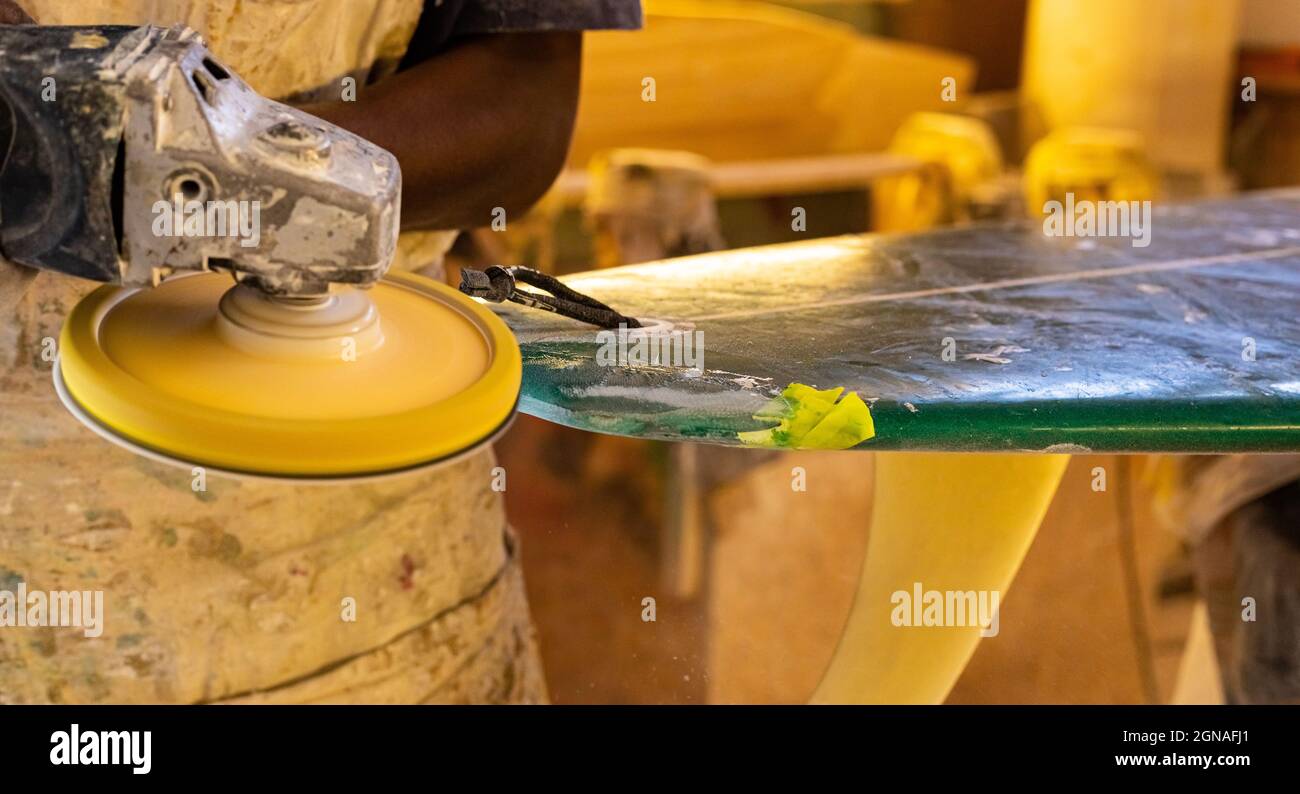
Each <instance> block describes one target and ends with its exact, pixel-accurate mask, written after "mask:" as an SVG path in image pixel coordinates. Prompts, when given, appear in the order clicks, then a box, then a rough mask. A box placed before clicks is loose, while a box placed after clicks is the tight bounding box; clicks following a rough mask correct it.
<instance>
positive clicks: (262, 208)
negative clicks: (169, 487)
mask: <svg viewBox="0 0 1300 794" xmlns="http://www.w3.org/2000/svg"><path fill="white" fill-rule="evenodd" d="M0 104H3V107H0V157H3V158H4V159H3V162H2V167H0V252H2V253H3V255H4V257H5V258H7V259H9V260H11V261H14V262H18V263H21V264H25V265H29V266H32V267H37V268H41V269H46V270H53V271H57V272H60V273H64V274H67V275H73V276H79V277H83V278H88V279H93V280H97V281H102V282H106V286H103V287H100V288H99V289H97V290H95V291H94V292H92V293H91V294H89V295H88V296H87V297H86V298H85V299H83V300H82V301H81V302H80V303H79V304H78V305H77V306H76V307H75V308H74V309H73V311H72V312H71V313H70V315H69V316H68V318H67V320H66V323H65V325H64V329H63V332H62V337H61V340H60V344H59V357H58V361H57V364H56V366H55V368H54V369H55V373H54V377H55V386H56V389H57V390H58V393H59V396H60V397H61V399H62V400H63V402H64V404H65V405H66V406H67V407H68V409H69V410H70V411H71V412H72V413H73V414H74V415H75V416H77V418H78V419H80V420H81V421H82V422H83V423H85V424H86V425H87V426H88V427H90V428H91V429H92V430H94V431H95V432H97V433H99V434H100V435H103V436H104V437H106V438H109V439H111V440H112V441H114V442H115V443H118V444H120V445H122V446H126V447H128V448H130V449H132V450H134V451H136V452H139V453H142V454H146V455H150V456H153V457H156V458H161V459H163V460H167V461H170V462H175V463H180V464H183V465H186V466H195V465H197V466H203V467H211V468H214V469H216V470H221V471H227V472H233V473H238V474H244V475H253V476H263V477H276V478H290V479H307V480H313V479H337V478H351V477H361V476H376V475H382V474H387V473H392V472H397V471H404V470H408V469H412V468H417V467H424V466H429V465H432V464H435V463H438V462H443V461H447V460H449V459H451V458H455V457H459V456H460V455H462V454H465V453H467V452H469V451H472V450H474V449H477V448H478V447H479V446H481V445H482V444H484V443H486V442H487V441H489V440H490V439H491V438H492V437H493V436H494V435H495V434H496V433H497V432H498V431H499V430H501V429H502V428H503V427H504V426H505V425H506V424H508V422H509V420H510V419H511V417H512V416H513V415H514V411H515V406H516V403H517V400H518V395H519V389H520V377H521V361H520V354H519V348H518V345H517V343H516V342H515V340H514V337H513V335H512V334H511V332H510V330H509V329H508V328H507V327H506V325H505V324H504V323H503V322H502V321H501V320H500V319H499V318H497V317H496V316H495V315H494V314H493V313H492V312H491V311H489V310H488V309H487V308H485V307H484V306H483V305H481V304H480V303H479V302H477V301H475V300H473V299H471V298H469V297H467V296H465V295H463V294H461V293H459V292H458V291H456V290H454V289H452V288H451V287H448V286H446V285H444V284H441V283H437V282H434V281H432V280H430V279H426V278H422V277H420V276H417V275H413V274H405V273H394V274H389V273H387V271H388V268H389V265H390V264H391V263H392V260H393V256H394V252H395V249H396V242H397V235H398V230H399V220H400V194H401V171H400V168H399V167H398V164H397V160H396V158H394V157H393V156H392V155H391V154H390V153H389V152H387V151H384V150H383V149H381V148H379V147H377V146H375V145H373V144H371V143H369V142H368V141H365V140H364V139H362V138H359V137H357V136H356V135H353V134H351V133H349V132H347V131H345V130H342V129H340V128H338V127H336V126H334V125H332V124H329V123H327V122H325V121H323V120H321V119H318V118H315V117H313V116H310V115H308V114H306V113H303V112H301V111H299V110H296V109H294V108H291V107H289V106H286V105H283V104H280V103H277V102H274V101H271V100H268V99H265V98H263V97H261V96H259V95H258V94H257V93H256V92H254V91H253V90H252V89H251V88H249V86H248V85H247V84H246V83H244V82H243V81H242V80H241V79H240V78H239V77H238V76H237V75H236V74H235V73H234V72H232V71H231V70H230V69H229V68H227V67H226V66H224V65H223V64H222V63H221V62H220V61H219V60H218V59H217V58H215V57H214V56H213V54H212V53H211V52H209V51H208V50H207V48H206V47H205V46H204V44H203V41H202V39H201V38H200V37H199V36H198V35H197V34H196V33H194V32H193V31H192V30H189V29H187V28H170V29H165V28H159V27H153V26H145V27H125V26H101V27H49V26H34V25H33V26H0Z"/></svg>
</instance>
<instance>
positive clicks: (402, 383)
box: [56, 273, 522, 478]
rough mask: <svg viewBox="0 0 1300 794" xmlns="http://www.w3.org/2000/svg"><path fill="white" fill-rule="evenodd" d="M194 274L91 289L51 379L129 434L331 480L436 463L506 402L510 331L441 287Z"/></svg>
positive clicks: (415, 282) (497, 425)
mask: <svg viewBox="0 0 1300 794" xmlns="http://www.w3.org/2000/svg"><path fill="white" fill-rule="evenodd" d="M232 284H233V281H232V279H231V278H230V277H229V276H224V275H221V274H216V273H203V274H198V275H191V276H182V277H178V278H173V279H169V280H167V281H165V282H163V283H162V284H160V285H159V286H157V287H154V288H152V289H124V288H121V287H101V288H100V289H98V290H96V291H94V292H93V293H91V294H90V295H88V296H86V298H85V299H83V300H82V301H81V302H80V303H79V304H77V306H76V307H75V308H74V309H73V310H72V313H71V314H70V315H69V316H68V320H67V323H66V324H65V326H64V328H63V335H62V341H61V344H60V354H59V366H58V367H57V368H56V372H57V375H58V377H59V378H60V380H61V382H60V383H59V386H60V388H61V391H62V392H63V393H64V395H65V399H66V400H67V401H68V402H69V408H71V409H72V410H73V412H74V413H76V414H78V415H79V416H80V418H82V419H83V420H84V421H87V422H88V423H90V424H91V425H92V427H95V426H97V427H96V429H97V430H99V431H101V432H103V431H105V430H106V431H108V434H109V435H110V436H112V437H115V438H117V439H120V440H122V441H124V442H126V443H127V444H128V445H133V446H137V447H142V448H144V450H146V451H150V452H154V453H157V454H160V455H161V456H163V457H167V458H173V459H179V460H181V461H183V462H192V463H194V464H197V465H204V466H212V467H216V468H220V469H225V470H229V471H236V472H247V473H253V474H261V475H271V476H277V477H303V478H326V477H344V476H359V475H368V474H378V473H385V472H390V471H395V470H401V469H407V468H412V467H416V466H422V465H425V464H429V463H432V462H435V461H439V460H443V459H446V458H449V457H451V456H454V455H457V454H458V453H461V452H464V451H465V450H467V449H470V448H473V447H475V446H476V445H478V444H480V443H482V442H484V441H486V440H488V439H489V438H491V437H492V436H493V435H494V434H495V433H496V432H497V431H498V430H499V429H501V428H502V427H503V426H504V425H505V423H506V422H507V421H508V420H509V419H510V417H511V416H512V415H513V413H514V409H515V404H516V402H517V400H518V396H519V385H520V377H521V371H522V365H521V361H520V355H519V347H518V344H517V343H516V342H515V339H514V336H513V335H512V334H511V332H510V329H509V328H507V327H506V325H505V323H503V322H502V321H501V320H500V319H499V318H497V317H496V315H494V314H493V313H492V312H491V311H489V310H488V309H486V308H484V307H483V306H481V305H479V304H478V303H477V302H475V301H474V300H472V299H470V298H468V297H466V296H464V295H461V294H460V293H459V292H457V291H456V290H454V289H452V288H451V287H448V286H446V285H444V284H440V283H437V282H435V281H431V280H429V279H426V278H422V277H420V276H416V275H412V274H409V273H399V274H390V275H389V276H388V277H387V278H385V279H384V280H383V281H381V282H380V283H379V284H377V285H375V286H374V287H373V288H371V289H369V290H352V289H344V290H341V291H339V292H337V293H336V294H332V295H330V296H328V297H327V298H323V299H318V300H311V301H291V300H284V299H271V298H268V297H266V296H264V295H262V294H260V293H258V292H256V291H255V290H253V289H252V288H250V287H245V286H238V287H235V286H232Z"/></svg>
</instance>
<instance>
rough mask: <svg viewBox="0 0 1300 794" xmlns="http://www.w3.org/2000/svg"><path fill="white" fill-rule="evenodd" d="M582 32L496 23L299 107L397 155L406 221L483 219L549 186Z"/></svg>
mask: <svg viewBox="0 0 1300 794" xmlns="http://www.w3.org/2000/svg"><path fill="white" fill-rule="evenodd" d="M581 56H582V34H581V33H576V32H575V33H570V32H555V33H542V32H539V33H499V34H493V35H485V36H476V37H471V38H466V39H463V40H460V41H459V42H458V43H456V44H455V45H453V46H452V47H451V48H450V49H448V50H446V51H445V52H443V53H441V54H439V55H438V56H437V57H435V58H430V59H429V60H427V61H424V62H423V63H420V64H417V65H416V66H414V67H412V68H410V69H407V70H405V71H402V72H399V73H398V74H396V75H394V76H393V77H391V78H389V79H387V80H383V81H381V82H379V83H378V84H376V85H374V86H371V87H368V88H364V89H362V90H361V91H360V92H358V96H357V99H356V101H353V102H343V101H339V102H329V103H323V104H315V105H310V106H307V107H305V108H304V110H306V111H307V112H309V113H312V114H315V115H317V116H320V117H322V118H324V119H326V120H328V121H331V122H333V123H335V124H338V125H339V126H341V127H344V128H346V129H349V130H351V131H353V132H355V133H357V134H358V135H360V136H362V137H363V138H366V139H368V140H371V141H373V142H375V143H376V144H378V145H380V146H382V147H384V148H385V149H387V150H388V151H390V152H392V153H393V154H394V155H396V156H397V160H398V162H400V163H401V165H402V188H403V189H402V227H403V228H406V229H458V228H473V227H476V226H486V225H487V224H488V223H490V222H491V220H492V212H493V209H494V208H496V207H502V208H504V209H505V211H506V215H507V217H514V216H515V215H517V214H519V213H521V212H522V211H523V210H525V209H527V208H528V207H529V206H531V205H532V204H533V203H534V202H536V201H537V199H539V198H540V197H541V196H542V194H543V193H545V192H546V190H547V189H548V188H549V187H550V186H551V183H552V182H553V181H554V180H555V177H556V175H557V174H559V172H560V169H561V167H562V166H563V165H564V159H565V156H566V154H567V153H568V147H569V137H570V135H571V134H572V131H573V119H574V114H575V112H576V109H577V103H578V75H579V69H580V66H581Z"/></svg>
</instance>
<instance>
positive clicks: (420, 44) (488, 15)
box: [402, 0, 641, 67]
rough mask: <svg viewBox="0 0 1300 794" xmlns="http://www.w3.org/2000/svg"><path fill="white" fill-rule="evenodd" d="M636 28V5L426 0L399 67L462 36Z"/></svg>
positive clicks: (593, 0) (610, 0) (629, 0)
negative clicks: (418, 22)
mask: <svg viewBox="0 0 1300 794" xmlns="http://www.w3.org/2000/svg"><path fill="white" fill-rule="evenodd" d="M639 27H641V2H640V0H426V1H425V4H424V12H423V13H422V14H421V15H420V24H419V26H418V27H417V28H416V30H415V35H414V36H413V37H412V38H411V44H410V46H409V47H408V48H407V51H406V57H405V58H403V59H402V66H403V67H407V66H411V65H414V64H417V63H420V62H421V61H424V60H426V59H428V58H429V57H431V56H433V55H437V54H438V53H439V52H440V51H442V50H444V49H446V47H447V46H448V45H449V44H450V43H451V42H452V41H453V40H455V39H456V38H458V37H461V36H474V35H479V34H483V33H525V32H540V31H579V30H635V29H637V28H639Z"/></svg>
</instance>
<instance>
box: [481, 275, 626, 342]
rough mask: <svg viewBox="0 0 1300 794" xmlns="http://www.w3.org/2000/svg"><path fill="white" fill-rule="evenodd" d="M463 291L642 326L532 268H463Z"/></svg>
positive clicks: (596, 321)
mask: <svg viewBox="0 0 1300 794" xmlns="http://www.w3.org/2000/svg"><path fill="white" fill-rule="evenodd" d="M516 282H518V283H523V284H527V285H529V286H531V287H537V288H538V289H542V290H546V292H549V293H551V294H549V295H546V294H543V293H540V292H533V291H531V290H521V289H519V288H518V287H517V286H516ZM460 291H461V292H463V293H465V294H466V295H469V296H470V297H471V298H482V299H483V300H486V301H490V302H492V303H503V302H505V301H512V302H514V303H518V304H520V305H521V306H528V307H530V308H533V309H541V310H542V311H548V312H555V313H556V314H562V315H564V316H565V317H569V318H572V319H574V320H580V321H582V322H584V323H590V324H591V325H595V326H599V327H601V328H619V327H624V328H641V327H642V325H641V323H640V321H638V320H637V319H636V318H635V317H628V316H627V315H624V314H620V313H619V312H617V311H615V310H614V309H611V308H610V307H608V306H606V305H605V304H603V303H601V302H600V301H598V300H596V299H595V298H591V297H588V296H586V295H583V294H582V293H581V292H578V291H577V290H574V289H570V288H569V287H566V286H565V285H564V283H563V282H561V281H560V280H559V279H557V278H555V277H554V276H548V275H547V274H545V273H543V272H541V271H539V270H533V269H532V268H531V267H520V266H516V267H500V266H497V265H493V266H492V267H489V268H488V269H487V270H471V269H464V270H461V271H460Z"/></svg>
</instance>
